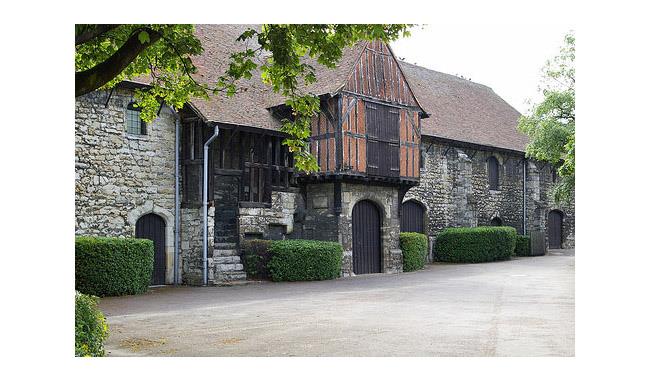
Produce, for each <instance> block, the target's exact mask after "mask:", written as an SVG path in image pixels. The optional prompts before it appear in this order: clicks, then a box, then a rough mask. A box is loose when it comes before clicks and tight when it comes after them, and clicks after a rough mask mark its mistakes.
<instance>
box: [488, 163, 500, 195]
mask: <svg viewBox="0 0 650 380" xmlns="http://www.w3.org/2000/svg"><path fill="white" fill-rule="evenodd" d="M486 162H487V177H488V189H489V190H492V191H498V190H499V187H500V184H501V180H500V176H501V173H500V172H501V170H500V168H499V166H501V164H500V163H499V159H498V158H496V157H495V156H490V157H488V158H487V160H486ZM493 162H494V164H492V163H493ZM493 170H494V172H493Z"/></svg>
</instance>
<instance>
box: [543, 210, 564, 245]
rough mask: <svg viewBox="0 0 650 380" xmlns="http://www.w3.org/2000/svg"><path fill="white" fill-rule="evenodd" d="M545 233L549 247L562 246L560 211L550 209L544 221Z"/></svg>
mask: <svg viewBox="0 0 650 380" xmlns="http://www.w3.org/2000/svg"><path fill="white" fill-rule="evenodd" d="M546 235H547V236H548V247H549V248H550V249H559V248H562V212H561V211H558V210H551V212H549V213H548V221H547V223H546Z"/></svg>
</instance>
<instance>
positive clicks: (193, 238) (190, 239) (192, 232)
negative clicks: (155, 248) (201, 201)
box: [179, 207, 215, 285]
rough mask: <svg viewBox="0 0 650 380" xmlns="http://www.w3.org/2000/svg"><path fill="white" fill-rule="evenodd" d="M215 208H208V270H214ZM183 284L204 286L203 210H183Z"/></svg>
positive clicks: (181, 254) (181, 264) (181, 263)
mask: <svg viewBox="0 0 650 380" xmlns="http://www.w3.org/2000/svg"><path fill="white" fill-rule="evenodd" d="M214 215H215V210H214V207H209V208H208V268H212V266H213V263H212V262H211V259H212V252H213V242H214ZM180 235H181V238H180V240H181V249H180V256H181V259H180V264H179V267H180V268H181V274H182V277H181V283H183V284H188V285H201V284H203V209H202V208H200V207H199V208H182V209H181V234H180Z"/></svg>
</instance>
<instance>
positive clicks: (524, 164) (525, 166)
mask: <svg viewBox="0 0 650 380" xmlns="http://www.w3.org/2000/svg"><path fill="white" fill-rule="evenodd" d="M522 162H523V166H524V197H523V206H524V228H523V231H524V235H526V224H527V220H526V168H527V166H528V165H527V164H528V161H526V158H524V160H523V161H522Z"/></svg>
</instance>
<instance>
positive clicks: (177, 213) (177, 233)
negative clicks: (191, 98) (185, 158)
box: [170, 107, 181, 285]
mask: <svg viewBox="0 0 650 380" xmlns="http://www.w3.org/2000/svg"><path fill="white" fill-rule="evenodd" d="M170 108H171V110H172V112H173V113H174V116H175V117H176V131H175V135H176V137H175V138H176V145H175V148H174V285H178V283H179V271H178V261H179V258H180V248H181V230H180V227H181V222H180V220H181V196H180V164H179V162H180V161H179V156H180V146H181V145H180V144H181V117H180V115H179V114H178V112H176V110H175V109H174V107H170Z"/></svg>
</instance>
